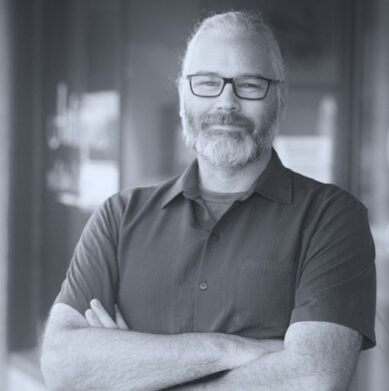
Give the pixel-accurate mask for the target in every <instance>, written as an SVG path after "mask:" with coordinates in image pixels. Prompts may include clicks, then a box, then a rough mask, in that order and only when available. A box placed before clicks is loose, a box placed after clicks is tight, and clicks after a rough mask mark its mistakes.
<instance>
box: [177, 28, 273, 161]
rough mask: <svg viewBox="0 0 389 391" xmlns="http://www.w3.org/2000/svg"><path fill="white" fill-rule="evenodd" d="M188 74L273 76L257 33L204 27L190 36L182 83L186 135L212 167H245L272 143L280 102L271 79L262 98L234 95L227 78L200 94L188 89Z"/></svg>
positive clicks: (262, 43)
mask: <svg viewBox="0 0 389 391" xmlns="http://www.w3.org/2000/svg"><path fill="white" fill-rule="evenodd" d="M190 74H215V75H218V76H222V77H227V78H234V77H241V76H263V77H266V78H270V79H275V74H274V71H273V68H272V66H271V63H270V60H269V56H268V52H267V48H266V45H265V43H264V42H263V41H262V39H261V37H260V36H258V35H250V34H248V33H245V32H241V33H234V34H232V33H226V32H223V31H208V32H203V33H201V35H200V36H199V37H198V39H197V40H196V41H195V42H194V45H193V46H192V48H191V50H190V51H189V53H188V55H187V61H186V62H185V65H184V71H183V76H184V78H183V79H182V80H181V83H180V116H181V119H182V125H183V132H184V136H185V140H186V142H187V144H188V145H189V146H190V147H193V148H194V149H195V150H196V152H197V154H198V155H199V156H200V157H202V158H204V159H205V160H206V161H208V162H209V163H211V164H212V165H213V166H215V167H224V168H228V167H244V166H245V165H246V164H247V163H248V162H251V161H255V160H257V159H259V158H261V156H262V155H263V153H264V152H265V151H268V150H269V149H270V147H271V143H272V140H273V136H274V132H275V130H276V127H277V126H278V124H277V117H278V115H277V114H278V113H277V112H278V107H277V106H278V105H277V93H276V89H275V88H276V87H275V85H273V84H271V85H270V88H269V91H268V93H267V95H266V97H265V98H264V99H263V100H246V99H241V98H238V97H237V96H236V95H235V93H234V92H233V89H232V85H231V84H226V85H225V86H224V90H223V92H222V94H221V95H220V96H218V97H212V98H209V97H208V98H206V97H198V96H195V95H193V94H192V92H191V91H190V86H189V81H188V80H187V79H186V78H185V77H186V75H190Z"/></svg>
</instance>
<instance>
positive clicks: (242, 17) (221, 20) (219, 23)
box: [179, 11, 287, 110]
mask: <svg viewBox="0 0 389 391" xmlns="http://www.w3.org/2000/svg"><path fill="white" fill-rule="evenodd" d="M218 29H219V30H224V31H229V32H241V31H246V32H248V33H254V34H259V35H261V36H262V37H263V38H264V42H265V44H266V46H267V48H268V52H269V57H270V62H271V64H272V67H273V70H274V73H275V75H276V78H277V79H278V80H281V81H285V66H284V61H283V58H282V54H281V50H280V47H279V44H278V42H277V40H276V38H275V36H274V34H273V32H272V30H271V29H270V27H269V26H268V25H267V24H266V23H265V22H264V20H263V16H262V14H261V13H260V12H258V11H257V12H250V11H230V12H225V13H222V14H215V15H212V16H209V17H207V18H205V19H204V20H202V21H201V22H200V23H197V24H196V25H195V27H194V29H193V32H192V34H191V35H190V36H189V39H188V41H187V46H186V51H185V54H184V57H183V59H182V63H181V71H180V75H179V78H180V77H182V76H183V73H184V70H185V68H186V66H187V61H188V53H189V52H190V49H191V47H192V46H193V44H194V43H195V42H196V40H197V39H198V37H199V36H200V34H201V33H203V32H205V31H210V30H218ZM277 92H278V93H277V95H278V101H279V108H280V110H283V109H284V108H285V106H286V94H287V86H286V83H281V84H279V85H278V88H277Z"/></svg>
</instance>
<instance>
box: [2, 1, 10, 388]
mask: <svg viewBox="0 0 389 391" xmlns="http://www.w3.org/2000/svg"><path fill="white" fill-rule="evenodd" d="M9 9H10V4H9V1H7V0H0V216H1V218H0V390H4V389H5V387H6V384H5V383H6V373H5V368H6V366H5V360H6V350H7V346H6V309H7V275H8V273H7V262H8V190H9V139H10V132H11V130H10V129H11V116H10V96H11V88H10V76H11V63H10V58H11V55H10V50H11V48H10V26H9V18H8V16H9Z"/></svg>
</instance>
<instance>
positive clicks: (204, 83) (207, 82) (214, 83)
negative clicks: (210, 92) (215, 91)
mask: <svg viewBox="0 0 389 391" xmlns="http://www.w3.org/2000/svg"><path fill="white" fill-rule="evenodd" d="M198 84H200V85H202V86H206V87H215V86H217V85H218V84H219V83H218V82H217V81H214V80H203V81H200V82H199V83H198Z"/></svg>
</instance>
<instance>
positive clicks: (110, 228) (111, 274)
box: [54, 196, 121, 316]
mask: <svg viewBox="0 0 389 391" xmlns="http://www.w3.org/2000/svg"><path fill="white" fill-rule="evenodd" d="M120 209H121V208H120V204H119V202H118V197H115V196H113V197H111V198H109V199H108V200H106V201H105V203H104V204H103V205H102V206H100V207H99V208H98V209H97V210H96V211H95V212H94V213H93V214H92V216H91V217H90V219H89V220H88V222H87V224H86V225H85V228H84V229H83V232H82V234H81V237H80V239H79V241H78V243H77V245H76V248H75V250H74V253H73V257H72V259H71V261H70V265H69V268H68V271H67V273H66V279H65V280H64V282H63V283H62V287H61V290H60V292H59V294H58V296H57V298H56V299H55V302H54V304H55V303H65V304H68V305H70V306H71V307H73V308H74V309H76V310H77V311H79V312H80V313H81V314H84V312H85V311H86V310H87V309H88V308H89V307H90V304H89V303H90V301H91V300H92V299H93V298H96V299H98V300H100V301H101V303H102V304H103V306H104V307H105V309H106V310H107V311H108V312H109V313H110V315H111V316H114V304H115V301H116V300H115V299H116V286H117V281H118V268H117V244H118V231H119V224H120V215H121V213H120Z"/></svg>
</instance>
